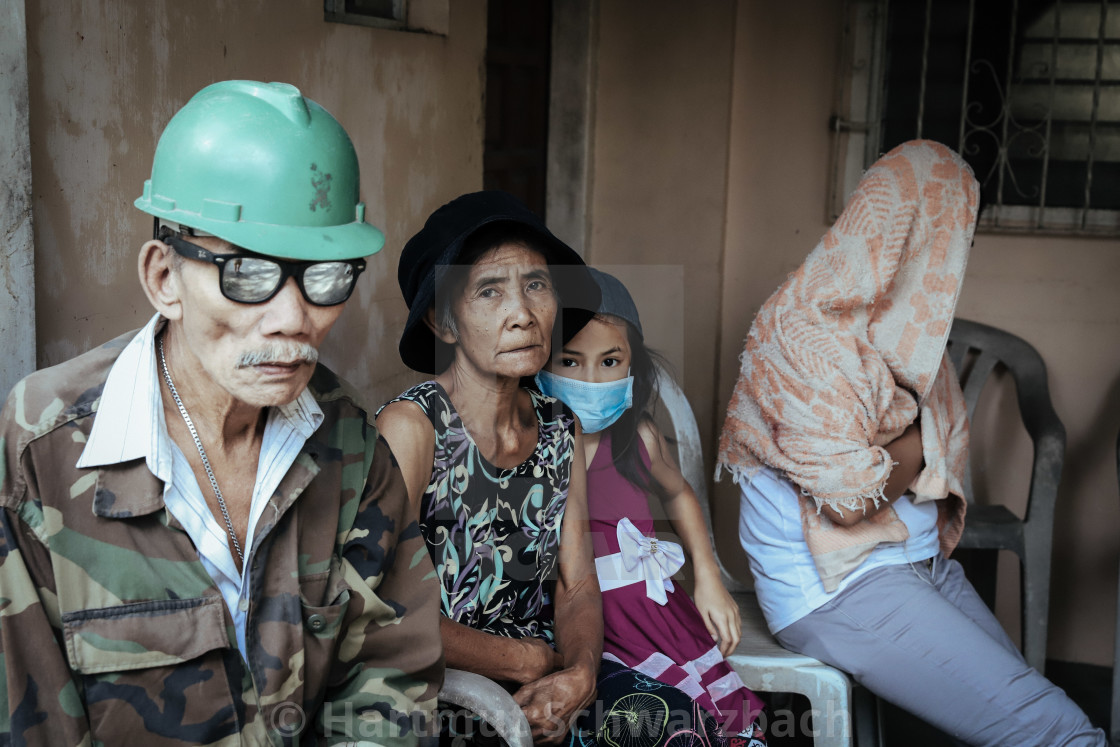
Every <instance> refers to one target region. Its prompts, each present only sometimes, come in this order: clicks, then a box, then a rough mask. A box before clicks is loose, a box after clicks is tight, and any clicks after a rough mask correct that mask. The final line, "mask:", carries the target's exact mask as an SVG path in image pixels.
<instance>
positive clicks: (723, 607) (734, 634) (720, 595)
mask: <svg viewBox="0 0 1120 747" xmlns="http://www.w3.org/2000/svg"><path fill="white" fill-rule="evenodd" d="M693 601H694V602H696V608H697V609H698V610H700V617H701V618H703V620H704V626H705V627H707V629H708V633H710V634H711V636H712V638H713V639H714V640H717V641H719V652H720V653H721V654H722V655H723V656H724V657H727V656H729V655H730V654H731V652H732V651H734V650H735V647H736V646H738V645H739V637H740V635H741V631H742V624H741V620H740V617H739V605H738V604H736V603H735V600H734V599H732V598H731V595H730V594H729V593H728V592H727V589H725V588H724V586H723V583H721V582H720V580H719V577H718V576H716V577H714V578H707V577H697V579H696V588H695V590H694V593H693Z"/></svg>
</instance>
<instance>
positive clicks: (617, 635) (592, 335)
mask: <svg viewBox="0 0 1120 747" xmlns="http://www.w3.org/2000/svg"><path fill="white" fill-rule="evenodd" d="M591 272H592V274H593V275H594V277H595V280H596V281H597V282H598V283H599V287H600V289H601V291H602V303H601V304H600V305H599V308H598V309H597V312H596V315H595V317H594V318H593V319H592V320H591V321H590V322H589V323H588V324H587V325H586V326H585V327H584V328H583V329H582V330H581V331H580V332H579V333H578V334H577V335H576V336H575V337H574V338H573V339H572V340H571V341H569V342H568V343H566V344H564V345H563V347H562V348H560V349H558V350H554V352H553V355H552V359H551V361H550V362H549V364H548V366H547V367H546V368H545V370H543V371H541V372H540V374H538V375H537V385H538V386H539V387H540V389H541V391H542V392H543V393H544V394H546V395H548V396H551V397H556V398H557V399H560V400H562V401H563V402H564V403H566V404H567V405H568V406H569V407H570V408H572V410H573V411H575V413H576V414H577V415H578V416H579V419H580V423H581V425H582V426H583V434H584V435H583V444H584V452H585V455H586V464H587V465H588V466H587V503H588V511H589V513H590V520H591V521H590V523H591V533H592V541H593V544H594V550H595V558H596V560H595V565H596V571H597V572H598V576H599V584H600V587H601V588H602V592H603V622H604V626H603V627H604V645H603V652H604V658H613V659H617V660H618V661H619V662H621V663H622V664H624V665H626V666H628V667H631V668H633V669H636V670H638V671H639V672H642V673H643V674H646V675H649V676H650V677H652V678H654V679H656V680H658V681H659V682H661V683H664V684H666V685H671V686H673V687H676V688H678V689H680V690H683V691H684V692H686V693H688V695H689V696H691V697H692V698H693V700H694V701H695V702H696V703H697V704H698V705H700V706H701V707H702V708H703V709H704V710H706V711H707V712H708V713H709V714H711V715H712V716H713V717H714V718H715V719H716V720H717V721H718V722H719V723H720V724H721V725H722V727H723V733H724V734H728V735H734V734H738V735H740V736H741V737H745V738H746V739H745V740H742V741H740V742H739V744H740V745H741V747H761V745H763V744H764V738H763V735H762V729H760V728H759V726H758V724H757V723H756V722H757V718H758V716H759V713H760V711H761V709H762V701H761V700H760V699H759V698H758V697H757V696H756V695H754V694H753V693H752V692H751V691H750V690H748V689H746V687H744V685H743V682H742V680H740V679H739V676H738V675H737V674H735V672H734V671H733V670H732V669H731V667H730V666H729V665H728V664H727V662H726V661H724V656H726V655H728V654H730V653H731V651H732V650H734V648H735V646H736V645H737V644H738V642H739V622H740V621H739V610H738V607H737V606H736V604H735V602H734V601H733V600H732V599H731V596H730V595H729V594H728V593H727V590H726V589H724V588H723V584H722V583H721V581H720V577H719V566H718V565H717V563H716V560H715V556H714V554H713V552H712V547H711V544H710V541H709V539H708V531H707V527H706V524H705V522H704V518H703V515H702V514H701V512H700V505H699V502H698V501H697V500H696V495H695V493H693V491H692V488H691V487H690V486H689V484H688V482H687V481H685V479H684V477H683V476H682V475H681V473H680V470H679V469H678V468H677V466H676V464H675V463H674V461H673V458H672V457H671V456H670V452H669V447H668V444H667V443H666V442H665V439H664V437H663V436H662V435H661V433H660V432H659V431H658V429H657V426H656V425H655V424H654V422H653V420H652V419H651V418H650V416H649V413H648V412H647V407H649V406H650V405H651V404H652V403H653V401H654V394H655V391H656V380H657V370H656V368H655V366H654V363H653V356H652V355H651V353H650V351H649V350H648V349H647V348H646V346H645V343H644V339H643V336H642V324H641V321H640V320H639V318H638V311H637V308H636V307H635V305H634V301H633V300H632V299H631V297H630V294H629V293H628V292H627V290H626V288H625V286H623V285H622V283H621V282H619V281H618V279H616V278H614V277H612V276H610V275H607V274H606V273H603V272H600V271H598V270H595V269H592V270H591ZM651 495H652V496H656V498H657V499H659V500H660V502H661V504H662V505H664V508H665V510H666V513H667V514H668V516H669V518H670V521H671V522H672V525H673V529H674V531H675V532H676V533H677V534H678V535H679V536H680V538H681V540H682V544H683V545H684V548H683V549H684V550H685V551H687V553H688V555H689V556H690V557H691V558H692V562H693V565H694V569H695V579H696V584H695V594H696V602H695V603H693V601H692V600H691V599H689V598H688V595H687V594H685V592H684V591H683V590H682V589H680V588H679V587H677V586H676V585H674V584H673V582H672V581H671V580H670V577H671V576H672V575H673V574H674V573H676V572H677V571H678V570H679V569H680V568H681V566H682V565H683V564H684V553H683V552H682V548H681V546H680V545H677V544H676V543H672V542H664V541H661V540H658V539H656V538H655V536H654V527H653V512H652V510H651V508H650V505H649V501H648V498H647V497H648V496H651ZM717 641H718V644H717V643H716V642H717Z"/></svg>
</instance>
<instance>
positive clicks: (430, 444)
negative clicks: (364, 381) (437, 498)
mask: <svg viewBox="0 0 1120 747" xmlns="http://www.w3.org/2000/svg"><path fill="white" fill-rule="evenodd" d="M377 430H378V431H379V432H380V433H381V436H382V437H383V438H384V439H385V440H386V441H387V442H388V444H389V449H390V451H392V452H393V457H394V458H395V459H396V462H397V466H398V467H400V470H401V474H402V475H403V476H404V484H405V487H406V488H407V489H408V502H409V506H410V507H411V509H412V515H413V518H414V519H416V520H417V521H419V519H420V498H421V497H422V496H423V495H424V489H425V488H427V487H428V482H429V481H430V480H431V479H432V462H433V460H434V459H435V453H436V432H435V429H434V428H432V423H431V421H429V420H428V418H427V416H426V415H424V411H423V410H421V409H420V406H419V405H417V404H414V403H412V402H407V401H404V400H401V401H399V402H393V403H392V404H389V405H386V406H385V409H383V410H382V411H381V412H380V413H378V415H377Z"/></svg>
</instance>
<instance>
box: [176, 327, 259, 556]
mask: <svg viewBox="0 0 1120 747" xmlns="http://www.w3.org/2000/svg"><path fill="white" fill-rule="evenodd" d="M159 365H160V368H162V369H163V380H164V381H166V382H167V388H168V389H170V390H171V397H172V398H173V399H174V400H175V405H176V406H177V407H178V408H179V414H180V415H182V416H183V420H185V421H186V423H187V430H189V431H190V432H191V438H193V439H194V445H195V446H196V447H198V455H199V456H200V457H202V466H203V467H205V468H206V476H207V477H209V478H210V487H212V488H213V489H214V495H216V496H217V497H218V508H220V509H221V510H222V518H223V519H225V520H226V531H227V532H229V538H230V539H231V540H233V549H234V550H236V551H237V559H238V560H240V561H241V564H242V565H244V564H245V556H244V555H242V554H241V543H240V542H238V541H237V533H236V532H234V531H233V522H232V521H230V520H229V510H227V509H226V500H225V498H222V491H221V490H220V489H219V488H218V480H217V478H215V477H214V470H212V469H210V460H209V459H207V458H206V449H204V448H202V439H200V438H199V437H198V431H196V430H195V429H194V423H193V422H192V421H191V416H190V415H188V414H187V408H186V407H184V406H183V400H181V399H179V392H178V390H176V389H175V382H173V381H172V380H171V374H170V373H168V371H167V359H166V358H165V357H164V355H163V335H160V338H159Z"/></svg>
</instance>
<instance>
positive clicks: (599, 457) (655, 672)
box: [587, 430, 763, 735]
mask: <svg viewBox="0 0 1120 747" xmlns="http://www.w3.org/2000/svg"><path fill="white" fill-rule="evenodd" d="M639 449H640V450H641V458H642V461H643V462H644V463H645V464H646V466H647V467H648V466H649V463H650V462H649V455H648V453H647V452H646V449H645V446H644V444H639ZM587 504H588V511H589V513H590V519H591V536H592V538H593V542H594V547H595V557H596V558H597V559H599V558H604V557H605V556H609V555H612V554H615V553H618V552H620V548H619V541H618V537H617V533H618V524H619V522H620V521H622V520H623V519H624V518H626V519H629V520H630V522H631V523H632V524H633V525H634V526H635V527H636V528H637V529H638V530H639V531H640V532H641V533H642V534H644V535H645V536H647V537H653V536H654V530H653V516H652V514H651V513H650V507H649V502H648V501H647V498H646V495H645V493H644V492H642V491H641V490H639V489H638V488H637V487H636V486H635V485H633V484H632V483H630V482H629V481H628V480H627V479H626V478H624V477H623V476H622V475H621V474H619V472H618V470H617V468H616V467H615V465H614V463H613V461H612V459H611V435H610V431H609V430H608V431H607V432H605V433H603V436H602V438H601V439H600V441H599V448H598V449H597V450H596V452H595V456H594V457H593V458H592V460H591V464H590V465H589V466H588V469H587ZM601 575H602V573H601ZM612 586H616V585H615V584H612V583H604V587H605V589H606V590H605V591H604V592H603V634H604V635H603V638H604V641H603V651H604V658H608V659H611V658H613V659H616V660H617V661H619V662H620V663H622V664H624V665H625V666H627V667H630V668H632V669H636V670H637V671H639V672H641V673H643V674H645V675H647V676H649V677H653V678H654V679H657V680H659V681H661V682H664V683H665V684H667V685H671V686H673V687H676V688H678V689H680V690H683V691H684V692H685V693H687V694H688V695H689V696H690V697H691V698H692V699H693V700H695V701H696V702H697V703H698V704H699V705H700V706H701V707H703V708H704V709H705V710H706V711H708V712H709V713H711V714H712V716H714V717H715V719H716V721H718V722H719V723H720V724H721V725H723V727H724V731H725V733H726V734H728V735H733V734H737V733H739V732H741V731H743V730H744V729H746V728H747V727H749V726H751V725H752V723H753V722H754V721H755V719H756V717H757V716H758V713H759V712H760V711H761V710H762V706H763V703H762V700H761V699H759V697H758V696H757V695H755V694H754V693H752V692H751V691H750V690H748V689H747V688H746V686H745V685H743V681H742V680H741V679H739V675H737V674H736V673H735V672H734V670H732V669H731V667H730V666H729V665H728V663H727V662H726V661H725V660H724V658H723V656H722V655H721V654H720V652H719V648H718V647H717V646H716V645H715V643H714V642H713V641H712V637H711V635H709V633H708V630H707V628H706V627H705V626H704V621H703V619H702V618H701V617H700V611H699V610H698V609H697V608H696V604H695V603H694V602H693V601H692V599H690V598H689V596H688V594H686V593H685V591H684V590H683V589H682V588H681V587H680V586H679V585H675V587H674V590H673V591H667V592H666V603H665V604H664V605H661V604H659V603H658V602H656V601H654V600H653V599H651V598H650V597H649V596H647V591H646V584H645V583H642V582H637V583H630V584H627V585H623V586H617V587H616V588H611V587H612Z"/></svg>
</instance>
